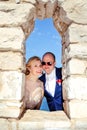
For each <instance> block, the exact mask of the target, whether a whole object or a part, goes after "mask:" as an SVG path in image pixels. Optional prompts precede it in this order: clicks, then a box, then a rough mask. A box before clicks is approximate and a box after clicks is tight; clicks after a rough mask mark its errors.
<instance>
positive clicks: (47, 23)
mask: <svg viewBox="0 0 87 130" xmlns="http://www.w3.org/2000/svg"><path fill="white" fill-rule="evenodd" d="M47 51H50V52H52V53H54V54H55V56H56V66H57V67H62V63H61V55H62V53H61V51H62V44H61V36H60V34H59V33H58V31H57V30H56V29H55V27H54V25H53V21H52V18H47V19H44V20H39V19H36V21H35V26H34V30H33V31H32V33H31V34H30V36H29V37H28V38H27V40H26V62H27V60H28V59H29V58H30V57H31V56H39V57H40V58H42V56H43V54H44V53H45V52H47ZM40 110H45V111H49V108H48V105H47V102H46V98H45V97H44V99H43V102H42V104H41V107H40Z"/></svg>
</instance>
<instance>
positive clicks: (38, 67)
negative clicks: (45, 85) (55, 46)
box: [29, 60, 42, 77]
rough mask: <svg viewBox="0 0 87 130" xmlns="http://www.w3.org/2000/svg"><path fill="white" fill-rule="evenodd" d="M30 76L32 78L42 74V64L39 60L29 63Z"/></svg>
mask: <svg viewBox="0 0 87 130" xmlns="http://www.w3.org/2000/svg"><path fill="white" fill-rule="evenodd" d="M29 70H30V74H32V75H34V76H37V77H38V76H40V75H41V74H42V64H41V61H39V60H34V61H32V62H31V66H30V68H29Z"/></svg>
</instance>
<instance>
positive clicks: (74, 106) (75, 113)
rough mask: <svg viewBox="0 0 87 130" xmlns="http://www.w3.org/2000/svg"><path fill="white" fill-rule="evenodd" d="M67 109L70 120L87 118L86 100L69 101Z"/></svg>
mask: <svg viewBox="0 0 87 130" xmlns="http://www.w3.org/2000/svg"><path fill="white" fill-rule="evenodd" d="M67 107H68V108H69V111H68V115H69V117H70V118H87V101H86V100H75V99H74V100H70V101H69V102H68V105H67Z"/></svg>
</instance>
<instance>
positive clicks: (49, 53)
mask: <svg viewBox="0 0 87 130" xmlns="http://www.w3.org/2000/svg"><path fill="white" fill-rule="evenodd" d="M47 54H50V55H52V57H53V59H54V61H55V60H56V58H55V55H54V54H53V53H52V52H46V53H44V55H43V57H42V59H43V58H44V56H45V55H47Z"/></svg>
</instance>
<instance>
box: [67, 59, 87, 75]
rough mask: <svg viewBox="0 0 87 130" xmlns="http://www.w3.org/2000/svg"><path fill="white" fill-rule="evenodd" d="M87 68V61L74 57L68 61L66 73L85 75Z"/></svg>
mask: <svg viewBox="0 0 87 130" xmlns="http://www.w3.org/2000/svg"><path fill="white" fill-rule="evenodd" d="M86 68H87V61H86V60H80V59H75V58H72V59H70V60H69V61H68V62H67V63H66V73H67V76H69V75H72V74H75V75H79V74H80V75H85V74H86Z"/></svg>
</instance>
